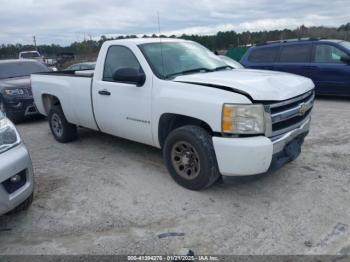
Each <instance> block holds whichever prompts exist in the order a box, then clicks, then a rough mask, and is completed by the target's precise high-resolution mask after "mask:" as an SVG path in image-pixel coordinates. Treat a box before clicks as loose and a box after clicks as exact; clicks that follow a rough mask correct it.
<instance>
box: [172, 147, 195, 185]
mask: <svg viewBox="0 0 350 262" xmlns="http://www.w3.org/2000/svg"><path fill="white" fill-rule="evenodd" d="M171 161H172V164H173V167H174V168H175V170H176V173H177V174H178V175H179V176H181V177H183V178H185V179H188V180H191V179H194V178H196V177H197V176H198V175H199V172H200V160H199V156H198V153H197V151H196V149H195V148H194V147H193V146H192V145H191V144H190V143H188V142H184V141H181V142H177V143H176V144H174V146H173V148H172V150H171Z"/></svg>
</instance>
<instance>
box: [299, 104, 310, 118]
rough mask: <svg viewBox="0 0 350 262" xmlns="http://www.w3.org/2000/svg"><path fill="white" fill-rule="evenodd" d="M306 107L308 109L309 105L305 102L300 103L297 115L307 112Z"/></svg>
mask: <svg viewBox="0 0 350 262" xmlns="http://www.w3.org/2000/svg"><path fill="white" fill-rule="evenodd" d="M308 109H309V107H308V105H307V104H305V103H302V104H300V107H299V115H301V116H303V115H305V113H306V112H307V110H308Z"/></svg>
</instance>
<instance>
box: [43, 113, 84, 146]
mask: <svg viewBox="0 0 350 262" xmlns="http://www.w3.org/2000/svg"><path fill="white" fill-rule="evenodd" d="M49 125H50V129H51V132H52V134H53V136H54V137H55V139H56V140H57V141H58V142H60V143H68V142H72V141H74V140H76V139H77V127H76V125H73V124H71V123H68V121H67V119H66V117H65V116H64V113H63V111H62V108H61V106H53V107H52V108H51V110H50V112H49Z"/></svg>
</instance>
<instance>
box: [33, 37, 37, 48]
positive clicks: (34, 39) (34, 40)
mask: <svg viewBox="0 0 350 262" xmlns="http://www.w3.org/2000/svg"><path fill="white" fill-rule="evenodd" d="M33 42H34V46H35V49H37V48H36V37H35V35H34V36H33Z"/></svg>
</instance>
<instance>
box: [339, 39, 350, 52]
mask: <svg viewBox="0 0 350 262" xmlns="http://www.w3.org/2000/svg"><path fill="white" fill-rule="evenodd" d="M340 44H341V45H342V46H344V47H345V48H346V49H348V50H349V51H350V42H348V41H343V42H340Z"/></svg>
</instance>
